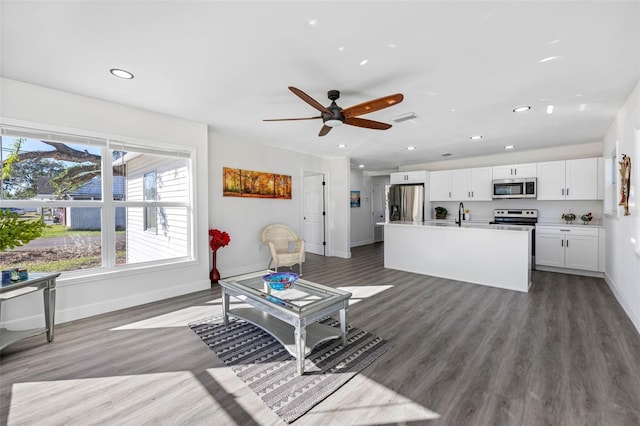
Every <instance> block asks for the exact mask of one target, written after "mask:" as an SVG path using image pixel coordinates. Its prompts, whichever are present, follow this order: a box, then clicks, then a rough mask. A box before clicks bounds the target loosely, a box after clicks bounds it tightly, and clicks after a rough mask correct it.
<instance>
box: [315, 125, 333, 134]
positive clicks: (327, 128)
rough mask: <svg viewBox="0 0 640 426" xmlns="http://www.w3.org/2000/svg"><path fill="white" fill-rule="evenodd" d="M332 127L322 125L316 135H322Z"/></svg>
mask: <svg viewBox="0 0 640 426" xmlns="http://www.w3.org/2000/svg"><path fill="white" fill-rule="evenodd" d="M331 129H333V127H329V126H322V129H320V133H318V136H324V135H326V134H327V133H329V131H330V130H331Z"/></svg>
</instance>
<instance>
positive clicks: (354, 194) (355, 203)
mask: <svg viewBox="0 0 640 426" xmlns="http://www.w3.org/2000/svg"><path fill="white" fill-rule="evenodd" d="M351 207H360V191H351Z"/></svg>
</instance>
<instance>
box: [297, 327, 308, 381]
mask: <svg viewBox="0 0 640 426" xmlns="http://www.w3.org/2000/svg"><path fill="white" fill-rule="evenodd" d="M295 327H296V331H295V339H296V365H297V367H298V374H299V375H301V376H302V375H303V374H304V357H305V347H306V345H307V331H306V330H305V326H304V325H302V324H300V322H298V321H296V326H295Z"/></svg>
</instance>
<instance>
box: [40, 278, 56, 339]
mask: <svg viewBox="0 0 640 426" xmlns="http://www.w3.org/2000/svg"><path fill="white" fill-rule="evenodd" d="M55 285H56V282H55V280H49V281H48V282H47V286H46V287H45V288H44V290H43V292H42V294H43V297H44V322H45V327H47V341H48V342H53V338H54V327H55V316H56V287H55Z"/></svg>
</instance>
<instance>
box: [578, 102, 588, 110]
mask: <svg viewBox="0 0 640 426" xmlns="http://www.w3.org/2000/svg"><path fill="white" fill-rule="evenodd" d="M579 109H580V111H581V112H582V111H584V110H585V109H587V104H580V108H579Z"/></svg>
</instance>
